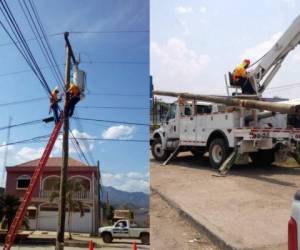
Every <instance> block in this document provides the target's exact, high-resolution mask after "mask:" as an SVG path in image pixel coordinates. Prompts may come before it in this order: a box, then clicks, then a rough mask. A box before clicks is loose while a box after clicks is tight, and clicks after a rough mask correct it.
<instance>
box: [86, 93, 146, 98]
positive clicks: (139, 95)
mask: <svg viewBox="0 0 300 250" xmlns="http://www.w3.org/2000/svg"><path fill="white" fill-rule="evenodd" d="M88 95H96V96H97V95H100V96H101V95H107V96H125V97H128V96H135V97H145V96H148V95H144V94H122V93H109V92H102V93H99V92H98V93H88Z"/></svg>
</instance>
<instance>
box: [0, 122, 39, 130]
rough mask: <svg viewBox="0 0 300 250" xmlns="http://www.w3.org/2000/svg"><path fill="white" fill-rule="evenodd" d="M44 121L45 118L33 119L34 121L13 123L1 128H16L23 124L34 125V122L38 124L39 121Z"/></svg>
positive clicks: (0, 128)
mask: <svg viewBox="0 0 300 250" xmlns="http://www.w3.org/2000/svg"><path fill="white" fill-rule="evenodd" d="M42 122H43V120H33V121H28V122H21V123H16V124H11V125H10V126H3V127H0V130H5V129H9V128H15V127H21V126H28V125H34V124H38V123H42Z"/></svg>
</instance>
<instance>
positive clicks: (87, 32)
mask: <svg viewBox="0 0 300 250" xmlns="http://www.w3.org/2000/svg"><path fill="white" fill-rule="evenodd" d="M69 33H70V34H115V33H149V30H98V31H97V30H96V31H80V30H79V31H70V32H69Z"/></svg>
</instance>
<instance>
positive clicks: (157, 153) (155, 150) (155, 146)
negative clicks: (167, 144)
mask: <svg viewBox="0 0 300 250" xmlns="http://www.w3.org/2000/svg"><path fill="white" fill-rule="evenodd" d="M151 152H152V155H153V156H154V158H155V159H156V160H158V161H165V160H166V159H167V158H168V157H169V155H170V151H167V150H165V149H163V147H162V143H161V140H159V139H155V141H154V142H153V143H152V146H151Z"/></svg>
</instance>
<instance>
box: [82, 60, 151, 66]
mask: <svg viewBox="0 0 300 250" xmlns="http://www.w3.org/2000/svg"><path fill="white" fill-rule="evenodd" d="M81 63H88V64H137V65H139V64H140V65H148V64H149V62H143V61H141V62H139V61H115V60H93V61H81Z"/></svg>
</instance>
